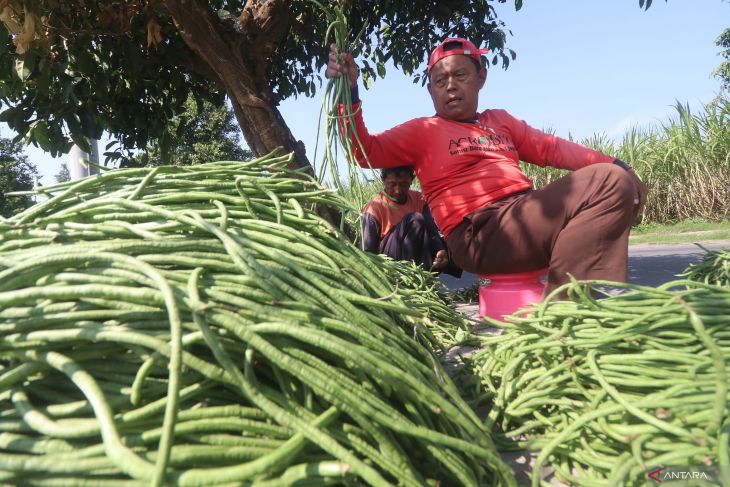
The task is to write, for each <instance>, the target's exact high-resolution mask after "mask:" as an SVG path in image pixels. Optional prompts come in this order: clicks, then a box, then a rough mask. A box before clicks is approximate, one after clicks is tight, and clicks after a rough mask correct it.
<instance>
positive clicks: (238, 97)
mask: <svg viewBox="0 0 730 487" xmlns="http://www.w3.org/2000/svg"><path fill="white" fill-rule="evenodd" d="M164 3H165V5H166V6H167V8H168V10H169V11H170V14H171V15H172V18H173V20H174V22H175V25H176V26H177V29H178V31H179V32H180V35H181V36H182V38H183V40H184V41H185V43H186V44H187V45H188V47H189V48H190V49H191V50H192V51H193V53H194V54H195V55H196V56H197V58H198V59H197V61H198V62H202V63H205V66H204V67H203V69H202V71H205V72H207V73H211V74H212V75H214V76H215V77H216V78H217V79H216V80H215V81H216V82H218V83H219V84H220V85H221V86H223V88H224V89H225V91H226V93H227V94H228V97H229V98H230V100H231V104H232V105H233V112H234V114H235V115H236V119H237V120H238V123H239V125H240V126H241V130H242V132H243V137H244V138H245V139H246V143H247V144H248V146H249V148H250V149H251V150H252V151H253V153H254V154H256V155H257V156H262V155H265V154H268V153H269V152H271V151H272V150H274V149H276V148H277V147H281V148H283V149H284V151H286V152H294V158H293V161H292V163H291V167H292V169H298V168H306V170H307V172H308V173H309V174H310V175H314V169H313V167H312V165H311V163H310V162H309V160H308V159H307V155H306V153H305V148H304V144H303V143H302V142H301V141H297V140H295V139H294V136H293V135H292V133H291V130H289V127H288V126H287V125H286V123H285V122H284V119H283V118H282V116H281V114H280V113H279V110H278V109H277V108H276V103H275V101H274V100H275V97H274V95H273V93H272V92H271V88H270V87H269V83H268V80H267V79H266V66H267V63H268V57H269V56H270V54H271V53H272V52H273V50H274V49H275V47H276V45H277V43H278V42H279V41H281V40H283V38H284V36H285V35H286V34H287V32H288V30H289V27H290V25H291V20H290V19H291V17H290V13H289V9H288V5H287V1H286V0H248V1H247V2H246V7H245V8H244V12H243V14H242V15H241V18H240V19H239V22H240V27H241V32H237V31H236V30H235V29H234V26H233V24H231V23H226V22H224V21H222V20H221V19H219V18H218V17H217V15H216V14H215V12H213V10H212V9H211V7H210V4H209V3H208V1H207V0H164ZM318 208H319V209H318V212H319V214H320V216H322V217H323V218H325V219H326V220H327V221H329V222H330V223H332V224H333V225H335V226H339V225H340V221H341V215H340V213H339V212H338V211H336V210H333V209H331V208H327V207H322V206H319V207H318Z"/></svg>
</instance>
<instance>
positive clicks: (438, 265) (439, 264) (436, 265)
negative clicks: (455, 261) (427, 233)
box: [431, 250, 449, 270]
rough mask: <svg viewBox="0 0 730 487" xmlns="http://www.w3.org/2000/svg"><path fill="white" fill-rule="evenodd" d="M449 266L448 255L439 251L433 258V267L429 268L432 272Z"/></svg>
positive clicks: (443, 251)
mask: <svg viewBox="0 0 730 487" xmlns="http://www.w3.org/2000/svg"><path fill="white" fill-rule="evenodd" d="M447 265H449V254H447V253H446V251H445V250H439V251H438V252H436V256H435V257H434V258H433V265H432V266H431V268H432V269H434V270H439V269H443V268H444V267H446V266H447Z"/></svg>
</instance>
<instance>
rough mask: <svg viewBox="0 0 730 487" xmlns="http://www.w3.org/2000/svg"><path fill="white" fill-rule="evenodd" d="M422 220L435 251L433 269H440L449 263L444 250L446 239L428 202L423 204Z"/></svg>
mask: <svg viewBox="0 0 730 487" xmlns="http://www.w3.org/2000/svg"><path fill="white" fill-rule="evenodd" d="M423 221H424V222H425V223H426V231H427V232H428V238H429V240H430V242H431V248H432V249H434V250H435V251H436V252H435V254H434V256H433V269H434V270H441V269H443V268H445V267H446V266H447V265H448V264H449V253H448V251H447V250H446V241H445V240H444V238H443V237H442V236H441V231H440V230H439V228H438V225H436V221H435V220H434V219H433V215H431V209H430V208H429V207H428V204H424V205H423Z"/></svg>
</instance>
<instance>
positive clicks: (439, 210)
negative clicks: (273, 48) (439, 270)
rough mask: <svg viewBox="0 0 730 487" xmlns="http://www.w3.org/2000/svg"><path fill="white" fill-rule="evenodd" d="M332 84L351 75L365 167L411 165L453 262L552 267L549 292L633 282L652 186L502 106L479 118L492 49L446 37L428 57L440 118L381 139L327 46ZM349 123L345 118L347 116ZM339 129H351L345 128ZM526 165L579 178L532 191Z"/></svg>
mask: <svg viewBox="0 0 730 487" xmlns="http://www.w3.org/2000/svg"><path fill="white" fill-rule="evenodd" d="M331 51H332V52H331V53H330V61H329V63H328V65H327V72H326V75H327V76H328V77H334V76H340V75H341V74H342V73H344V72H345V71H347V72H348V75H349V79H350V86H351V89H352V95H353V96H352V99H353V101H354V107H353V117H354V127H353V128H354V130H355V131H357V134H358V136H359V140H360V143H362V147H363V150H360V143H354V144H353V146H354V147H355V156H356V157H357V162H358V163H359V164H360V165H362V166H363V167H367V166H370V167H374V168H385V167H394V166H401V165H409V166H411V167H413V169H414V170H415V172H416V176H417V177H418V179H419V181H420V183H421V188H422V189H423V193H424V196H425V197H426V200H427V202H428V204H429V206H430V208H431V211H432V213H433V217H434V219H435V221H436V223H437V224H438V226H439V228H440V229H441V231H442V232H443V234H444V236H445V238H446V242H447V244H448V247H449V250H450V255H451V257H452V259H453V260H454V262H455V263H456V264H457V265H458V266H459V267H461V268H462V269H464V270H466V271H468V272H472V273H475V274H492V273H511V272H522V271H528V270H535V269H540V268H544V267H549V273H548V284H547V286H546V292H550V291H551V290H552V289H554V288H555V287H557V286H558V285H560V284H563V283H565V282H568V281H569V279H570V277H569V276H570V275H572V276H574V277H575V278H577V279H606V280H613V281H625V280H626V277H627V273H628V267H627V262H628V235H629V230H630V228H631V224H632V222H633V221H634V219H635V217H636V215H637V213H638V212H639V211H640V209H641V207H642V206H643V204H644V202H645V200H646V193H647V188H646V186H645V185H644V184H643V183H642V182H641V180H640V179H639V178H638V176H637V175H636V174H635V173H634V171H633V169H631V168H630V167H629V166H628V165H627V164H626V163H624V162H623V161H620V160H619V159H616V158H614V157H612V156H608V155H606V154H602V153H600V152H597V151H594V150H591V149H589V148H587V147H585V146H582V145H580V144H576V143H574V142H570V141H568V140H565V139H561V138H559V137H555V136H552V135H549V134H545V133H543V132H541V131H539V130H536V129H534V128H532V127H530V126H529V125H527V124H526V123H525V122H524V121H522V120H519V119H517V118H515V117H513V116H512V115H511V114H509V113H508V112H507V111H505V110H500V109H488V110H484V111H482V112H478V111H477V106H478V101H479V91H480V90H481V88H482V87H483V86H484V83H485V81H486V78H487V71H486V68H485V67H484V66H482V62H481V54H484V53H486V50H485V49H478V48H477V47H476V46H475V45H474V44H473V43H471V42H470V41H468V40H466V39H447V40H445V41H444V42H443V43H441V44H440V45H439V46H438V47H437V48H436V49H434V50H433V52H432V53H431V56H430V57H429V62H428V79H429V83H428V91H429V94H430V95H431V100H432V101H433V105H434V108H435V109H436V114H435V115H433V116H430V117H421V118H416V119H413V120H409V121H407V122H405V123H403V124H401V125H398V126H396V127H393V128H392V129H389V130H386V131H385V132H382V133H379V134H370V133H369V132H368V130H367V128H366V127H365V124H364V122H363V115H362V112H363V110H362V103H361V102H360V100H359V96H358V90H357V77H358V71H359V70H358V68H357V65H356V64H355V61H354V59H353V58H352V56H350V55H349V54H347V53H337V52H336V49H335V47H334V46H333V47H332V48H331ZM345 120H347V119H345ZM343 123H349V122H348V121H344V122H343ZM519 161H525V162H529V163H533V164H538V165H540V166H546V165H550V166H554V167H558V168H563V169H570V170H572V171H573V172H572V173H570V174H568V175H567V176H565V177H563V178H560V179H559V180H557V181H554V182H552V183H551V184H549V185H547V186H545V187H543V188H539V189H533V187H532V182H531V181H530V180H529V179H528V178H527V177H526V176H525V174H524V173H523V172H522V170H521V169H520V166H519Z"/></svg>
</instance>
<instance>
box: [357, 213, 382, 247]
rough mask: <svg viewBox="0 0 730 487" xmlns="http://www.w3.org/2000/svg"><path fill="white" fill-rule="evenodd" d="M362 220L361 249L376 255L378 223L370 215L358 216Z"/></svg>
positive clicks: (378, 233)
mask: <svg viewBox="0 0 730 487" xmlns="http://www.w3.org/2000/svg"><path fill="white" fill-rule="evenodd" d="M360 219H361V220H362V246H361V247H362V249H363V250H364V251H366V252H371V253H373V254H377V253H379V252H380V222H379V221H378V220H377V219H376V218H375V217H374V216H373V215H371V214H370V213H368V212H365V213H363V214H362V215H360Z"/></svg>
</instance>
